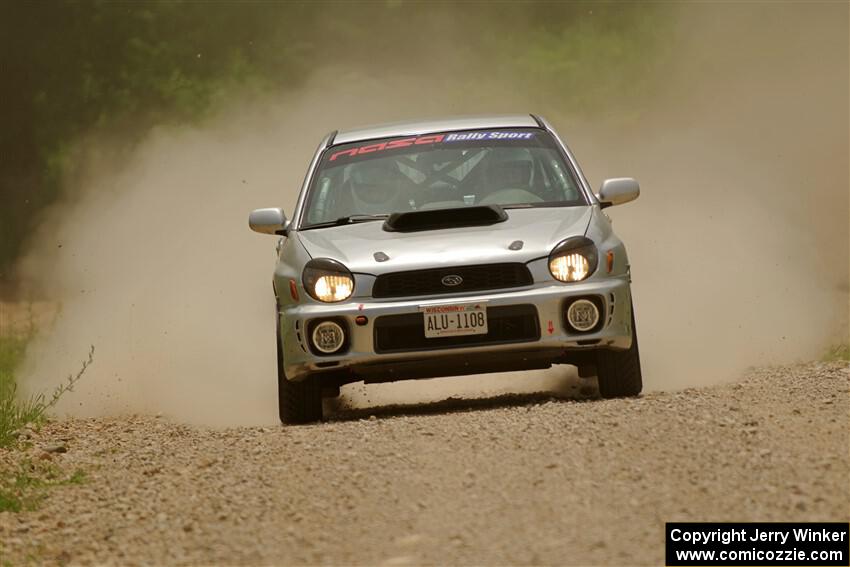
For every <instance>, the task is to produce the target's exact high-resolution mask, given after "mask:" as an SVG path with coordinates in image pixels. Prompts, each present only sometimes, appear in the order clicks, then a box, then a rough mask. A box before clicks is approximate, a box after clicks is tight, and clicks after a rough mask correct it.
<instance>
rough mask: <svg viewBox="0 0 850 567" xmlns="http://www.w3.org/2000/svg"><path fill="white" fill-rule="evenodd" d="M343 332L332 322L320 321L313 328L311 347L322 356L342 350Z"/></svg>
mask: <svg viewBox="0 0 850 567" xmlns="http://www.w3.org/2000/svg"><path fill="white" fill-rule="evenodd" d="M344 342H345V331H343V330H342V327H340V326H339V324H338V323H335V322H334V321H322V322H321V323H319V324H317V325H316V326H315V327H313V346H314V347H316V350H318V351H319V352H322V353H324V354H333V353H335V352H336V351H338V350H339V349H340V348H342V344H343V343H344Z"/></svg>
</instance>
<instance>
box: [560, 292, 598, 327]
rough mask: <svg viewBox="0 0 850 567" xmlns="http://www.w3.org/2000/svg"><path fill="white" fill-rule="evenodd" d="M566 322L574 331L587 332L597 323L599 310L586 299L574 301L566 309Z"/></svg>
mask: <svg viewBox="0 0 850 567" xmlns="http://www.w3.org/2000/svg"><path fill="white" fill-rule="evenodd" d="M567 321H568V322H569V324H570V327H572V328H573V329H575V330H576V331H582V332H584V331H589V330H591V329H592V328H594V327H595V326H596V324H597V323H598V322H599V309H598V308H597V307H596V304H595V303H593V302H592V301H590V300H588V299H576V300H575V301H573V302H572V303H570V306H569V307H567Z"/></svg>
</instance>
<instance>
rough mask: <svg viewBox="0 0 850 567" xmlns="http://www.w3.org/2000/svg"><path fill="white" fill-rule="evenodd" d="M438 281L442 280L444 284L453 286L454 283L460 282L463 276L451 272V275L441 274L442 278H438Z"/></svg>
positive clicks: (458, 283)
mask: <svg viewBox="0 0 850 567" xmlns="http://www.w3.org/2000/svg"><path fill="white" fill-rule="evenodd" d="M440 281H441V282H443V285H444V286H447V287H454V286H456V285H460V284H462V283H463V278H462V277H460V276H457V275H454V274H452V275H449V276H443V279H442V280H440Z"/></svg>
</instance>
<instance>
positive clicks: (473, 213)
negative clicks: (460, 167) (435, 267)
mask: <svg viewBox="0 0 850 567" xmlns="http://www.w3.org/2000/svg"><path fill="white" fill-rule="evenodd" d="M506 220H508V214H507V213H506V212H505V211H504V209H502V207H500V206H498V205H486V206H479V207H458V208H453V209H433V210H429V211H413V212H409V213H393V214H391V215H390V217H389V218H388V219H387V220H386V221H384V230H385V231H387V232H419V231H423V230H440V229H443V228H460V227H464V226H487V225H490V224H496V223H500V222H505V221H506Z"/></svg>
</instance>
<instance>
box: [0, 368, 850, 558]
mask: <svg viewBox="0 0 850 567" xmlns="http://www.w3.org/2000/svg"><path fill="white" fill-rule="evenodd" d="M848 384H850V368H848V365H847V364H846V363H829V364H826V363H817V364H807V365H799V366H790V367H778V368H765V369H758V370H754V371H752V372H751V373H750V374H749V375H748V376H747V377H746V378H745V379H744V380H743V381H741V382H740V383H734V384H726V385H721V386H715V387H711V388H705V389H690V390H685V391H681V392H673V393H652V394H648V395H645V396H642V397H640V398H637V399H631V400H608V401H603V400H583V401H576V400H553V399H550V398H548V397H541V396H518V397H507V398H498V399H492V400H488V401H486V402H484V403H482V402H478V401H476V402H463V401H455V402H453V403H443V404H435V405H428V406H416V407H412V408H407V409H404V410H400V409H392V408H390V409H388V410H385V411H382V412H379V413H378V415H377V416H370V415H368V414H364V413H357V412H349V413H347V414H342V415H339V416H337V417H336V418H334V419H333V420H331V421H329V422H326V423H322V424H318V425H313V426H304V427H272V428H259V427H257V428H239V429H227V430H210V429H203V428H193V427H187V426H183V425H179V424H174V423H169V422H167V421H165V420H163V419H161V418H160V419H158V418H155V417H147V416H138V417H129V418H112V419H97V420H68V421H57V422H52V423H50V424H48V425H47V426H45V427H44V428H43V429H42V430H41V431H40V432H38V433H36V434H35V435H34V436H33V438H32V439H30V440H28V442H29V443H32V446H31V447H30V448H29V449H26V450H25V451H23V452H21V451H17V452H14V453H13V452H10V451H6V452H4V453H0V465H2V466H10V465H11V464H12V463H13V461H20V459H22V458H24V457H26V458H30V459H32V460H34V461H37V460H45V459H49V460H51V462H53V463H55V464H56V465H57V467H59V468H61V470H63V471H66V472H68V471H75V470H77V469H81V470H82V471H84V472H85V473H86V480H85V481H84V482H82V483H80V484H68V485H63V486H57V487H54V488H51V489H50V491H49V495H48V497H47V499H46V500H45V501H44V502H43V503H42V504H41V506H40V507H39V508H38V509H37V510H35V511H31V512H21V513H17V514H13V513H11V512H5V513H0V563H3V561H8V562H10V563H12V564H25V563H27V562H37V563H42V562H44V563H59V564H63V563H71V564H90V563H97V564H120V565H133V564H147V565H150V564H157V565H166V564H167V565H170V564H212V563H216V564H228V565H234V564H240V565H241V564H251V565H259V564H264V565H271V564H274V565H283V564H317V563H322V564H337V565H339V564H346V565H348V564H368V565H412V564H417V565H418V564H478V565H482V564H483V565H495V564H499V565H504V564H574V565H575V564H582V565H594V564H663V553H664V535H663V529H664V522H665V521H686V520H692V521H712V520H713V521H732V520H734V521H783V520H795V521H797V520H799V521H814V520H832V521H847V520H848V517H850V492H848V480H850V465H849V463H848V447H850V428H848V409H850V408H848V403H850V397H848ZM187 403H189V402H188V401H187ZM223 411H225V410H223ZM51 444H64V446H66V447H67V452H65V453H49V455H50V456H49V457H47V456H46V455H45V452H44V448H50V449H51V450H56V446H53V447H50V445H51ZM4 463H5V464H4Z"/></svg>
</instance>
